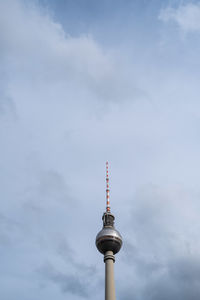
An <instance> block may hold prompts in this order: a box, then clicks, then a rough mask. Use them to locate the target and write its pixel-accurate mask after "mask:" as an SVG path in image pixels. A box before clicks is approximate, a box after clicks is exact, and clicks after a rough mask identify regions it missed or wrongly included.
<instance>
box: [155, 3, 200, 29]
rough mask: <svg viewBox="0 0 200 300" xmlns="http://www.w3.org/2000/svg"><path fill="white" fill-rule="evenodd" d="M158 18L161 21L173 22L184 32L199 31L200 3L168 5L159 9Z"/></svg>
mask: <svg viewBox="0 0 200 300" xmlns="http://www.w3.org/2000/svg"><path fill="white" fill-rule="evenodd" d="M159 19H160V20H162V21H163V22H169V21H173V22H175V23H176V24H177V25H178V27H179V28H180V29H181V30H183V31H184V32H186V33H188V32H196V31H200V4H199V3H196V4H194V3H187V4H184V5H180V6H179V7H178V8H172V7H168V8H166V9H163V10H161V12H160V15H159Z"/></svg>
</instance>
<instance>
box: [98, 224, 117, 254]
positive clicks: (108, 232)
mask: <svg viewBox="0 0 200 300" xmlns="http://www.w3.org/2000/svg"><path fill="white" fill-rule="evenodd" d="M96 246H97V249H98V250H99V252H101V253H102V254H105V253H106V252H107V251H112V252H113V254H116V253H117V252H119V250H120V249H121V246H122V237H121V235H120V233H119V232H118V231H117V230H116V229H115V228H109V227H104V228H103V229H102V230H101V231H100V232H99V233H98V234H97V237H96Z"/></svg>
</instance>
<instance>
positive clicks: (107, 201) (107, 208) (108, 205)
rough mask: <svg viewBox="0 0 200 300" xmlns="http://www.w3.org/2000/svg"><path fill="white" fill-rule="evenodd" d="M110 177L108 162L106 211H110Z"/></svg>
mask: <svg viewBox="0 0 200 300" xmlns="http://www.w3.org/2000/svg"><path fill="white" fill-rule="evenodd" d="M109 192H110V189H109V177H108V162H106V212H107V213H109V212H110V195H109Z"/></svg>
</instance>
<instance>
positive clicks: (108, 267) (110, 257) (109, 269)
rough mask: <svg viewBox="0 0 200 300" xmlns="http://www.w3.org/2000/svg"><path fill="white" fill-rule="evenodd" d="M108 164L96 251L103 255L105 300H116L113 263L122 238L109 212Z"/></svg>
mask: <svg viewBox="0 0 200 300" xmlns="http://www.w3.org/2000/svg"><path fill="white" fill-rule="evenodd" d="M109 192H110V189H109V176H108V162H106V212H104V214H103V217H102V220H103V228H102V230H101V231H100V232H99V233H98V234H97V236H96V246H97V249H98V250H99V251H100V252H101V253H102V254H103V255H104V262H105V300H116V296H115V282H114V262H115V256H114V254H116V253H117V252H119V250H120V249H121V246H122V237H121V235H120V233H119V232H118V231H117V230H116V229H115V227H114V220H115V217H114V215H113V214H111V212H110V196H109Z"/></svg>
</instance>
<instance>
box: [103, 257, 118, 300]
mask: <svg viewBox="0 0 200 300" xmlns="http://www.w3.org/2000/svg"><path fill="white" fill-rule="evenodd" d="M104 262H105V300H116V296H115V281H114V262H115V257H114V255H113V252H112V251H107V252H106V253H105V255H104Z"/></svg>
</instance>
